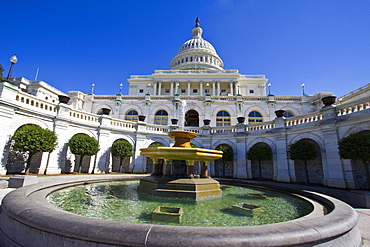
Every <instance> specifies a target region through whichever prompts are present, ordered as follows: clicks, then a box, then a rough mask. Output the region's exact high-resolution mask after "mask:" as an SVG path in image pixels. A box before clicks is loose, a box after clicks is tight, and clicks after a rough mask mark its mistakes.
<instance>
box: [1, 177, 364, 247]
mask: <svg viewBox="0 0 370 247" xmlns="http://www.w3.org/2000/svg"><path fill="white" fill-rule="evenodd" d="M49 178H50V177H49ZM8 179H9V178H4V177H0V181H1V182H4V181H7V180H8ZM285 185H286V184H285ZM295 187H300V186H297V185H296V186H295ZM304 187H307V186H304ZM306 189H307V188H306ZM13 190H15V188H7V187H5V186H0V213H1V202H2V200H3V198H4V197H5V196H6V194H8V193H9V192H11V191H13ZM313 190H317V189H316V188H315V189H313ZM327 190H329V191H330V190H333V191H335V189H331V188H330V189H327ZM342 192H343V191H342ZM348 193H349V192H348ZM327 194H328V195H329V196H333V197H335V195H331V193H330V194H329V193H327ZM334 194H335V193H334ZM338 199H340V198H338ZM347 203H348V204H350V205H351V204H353V203H351V202H348V201H347ZM351 206H353V207H354V209H355V210H356V212H357V214H358V216H359V223H358V228H359V230H360V233H361V237H362V241H363V246H364V247H370V209H368V208H359V207H357V206H355V205H351Z"/></svg>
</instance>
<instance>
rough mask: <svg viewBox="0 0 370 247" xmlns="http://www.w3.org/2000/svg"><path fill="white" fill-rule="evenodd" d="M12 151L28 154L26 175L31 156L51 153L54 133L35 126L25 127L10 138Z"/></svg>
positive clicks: (54, 137)
mask: <svg viewBox="0 0 370 247" xmlns="http://www.w3.org/2000/svg"><path fill="white" fill-rule="evenodd" d="M12 140H13V143H12V147H13V150H14V151H19V152H28V154H29V156H28V159H27V165H26V173H28V169H29V168H30V165H31V159H32V156H33V155H35V154H36V153H38V152H48V153H50V152H52V151H53V150H54V149H55V147H56V146H57V145H58V144H57V136H56V134H55V132H54V131H51V130H48V129H43V128H41V127H40V126H37V125H25V126H23V127H22V128H21V129H19V130H17V131H16V132H15V133H14V136H13V138H12Z"/></svg>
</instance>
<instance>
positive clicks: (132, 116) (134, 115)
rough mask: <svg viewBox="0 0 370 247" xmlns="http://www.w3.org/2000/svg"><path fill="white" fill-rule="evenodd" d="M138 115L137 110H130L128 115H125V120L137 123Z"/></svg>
mask: <svg viewBox="0 0 370 247" xmlns="http://www.w3.org/2000/svg"><path fill="white" fill-rule="evenodd" d="M138 115H139V114H138V113H137V111H136V110H129V111H128V112H126V115H125V120H130V121H135V122H137V120H138Z"/></svg>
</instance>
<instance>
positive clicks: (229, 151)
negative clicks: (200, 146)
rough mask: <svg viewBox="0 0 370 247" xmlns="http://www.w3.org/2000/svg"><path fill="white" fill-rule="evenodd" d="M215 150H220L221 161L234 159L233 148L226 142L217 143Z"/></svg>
mask: <svg viewBox="0 0 370 247" xmlns="http://www.w3.org/2000/svg"><path fill="white" fill-rule="evenodd" d="M216 150H219V151H222V152H223V153H222V158H220V159H221V160H222V161H233V160H234V151H233V148H232V147H230V146H229V145H226V144H221V145H219V146H218V147H217V148H216Z"/></svg>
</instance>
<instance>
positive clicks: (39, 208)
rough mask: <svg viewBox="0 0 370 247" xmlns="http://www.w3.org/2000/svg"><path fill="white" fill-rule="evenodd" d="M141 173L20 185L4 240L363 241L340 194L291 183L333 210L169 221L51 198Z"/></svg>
mask: <svg viewBox="0 0 370 247" xmlns="http://www.w3.org/2000/svg"><path fill="white" fill-rule="evenodd" d="M141 177H143V176H137V175H136V176H135V175H113V176H111V175H92V176H56V177H53V178H50V177H49V178H48V179H46V178H45V179H40V182H39V183H38V184H34V185H29V186H26V187H23V188H20V189H17V190H15V191H13V192H11V193H9V194H8V195H7V196H6V197H5V198H4V199H3V203H2V209H3V212H2V214H1V215H0V230H1V231H0V245H1V246H99V247H101V246H186V247H188V246H198V247H201V246H315V245H320V246H336V247H340V246H345V247H348V246H356V247H357V246H361V236H360V233H359V231H358V229H357V221H358V217H357V214H356V212H355V211H354V210H353V209H352V208H351V207H350V206H348V205H347V204H345V203H343V202H341V201H339V200H337V199H334V198H331V197H329V196H326V195H322V194H319V193H314V192H309V191H291V190H292V189H289V190H290V191H291V192H294V193H296V194H301V195H303V196H305V197H307V198H309V199H312V200H314V201H316V202H318V203H320V204H322V205H324V207H325V208H326V209H327V211H328V212H329V213H328V214H326V215H324V216H319V217H317V216H308V217H304V218H300V219H296V220H292V221H287V222H282V223H276V224H270V225H261V226H245V227H190V226H166V225H150V224H134V223H125V222H116V221H107V220H100V219H94V218H88V217H84V216H79V215H75V214H72V213H68V212H65V211H62V210H60V209H57V208H55V207H54V206H52V205H50V204H49V203H47V202H46V200H45V198H46V196H47V195H48V194H49V193H51V192H52V191H54V190H56V189H59V188H62V187H66V186H69V185H74V184H83V183H91V182H102V181H113V180H114V181H116V180H132V179H139V178H141ZM231 183H232V182H231ZM238 183H240V181H238ZM259 186H261V183H259ZM267 187H268V186H267ZM281 188H283V187H281ZM311 215H315V214H311Z"/></svg>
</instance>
